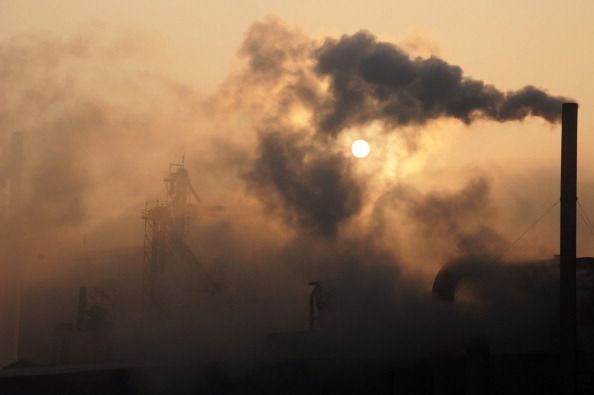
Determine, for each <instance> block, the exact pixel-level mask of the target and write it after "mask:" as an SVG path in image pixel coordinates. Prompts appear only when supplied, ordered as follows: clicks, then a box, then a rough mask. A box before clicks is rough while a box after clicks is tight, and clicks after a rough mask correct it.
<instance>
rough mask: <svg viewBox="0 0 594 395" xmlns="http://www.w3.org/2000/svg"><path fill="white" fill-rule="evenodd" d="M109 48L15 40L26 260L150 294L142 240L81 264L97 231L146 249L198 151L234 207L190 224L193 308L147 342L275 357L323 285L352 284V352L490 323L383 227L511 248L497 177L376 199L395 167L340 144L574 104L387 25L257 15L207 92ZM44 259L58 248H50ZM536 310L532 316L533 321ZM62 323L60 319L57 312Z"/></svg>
mask: <svg viewBox="0 0 594 395" xmlns="http://www.w3.org/2000/svg"><path fill="white" fill-rule="evenodd" d="M133 41H134V40H133ZM116 47H117V45H116ZM100 48H103V47H102V45H100V44H97V43H95V42H94V40H92V39H88V40H80V39H75V40H72V41H68V40H66V41H63V40H60V39H56V38H45V39H41V38H29V39H27V40H25V41H24V42H20V41H18V40H17V41H15V42H12V41H11V42H7V43H0V61H1V62H2V65H3V67H5V69H6V70H9V72H7V73H5V74H3V75H2V76H0V85H3V86H5V87H6V89H5V90H4V91H3V92H2V94H4V93H6V92H8V93H6V94H7V97H10V98H11V99H10V100H8V101H7V105H6V106H3V107H2V108H1V109H0V128H1V131H0V139H1V141H2V142H3V143H5V144H4V145H8V144H7V142H8V140H9V136H10V132H11V131H13V130H16V131H23V132H24V133H25V141H26V143H25V147H26V148H25V156H26V164H25V171H24V174H25V176H24V179H25V180H26V181H25V184H26V185H25V186H24V189H23V207H25V210H23V211H25V212H24V213H23V214H22V217H21V218H22V219H23V221H24V223H25V224H26V226H25V228H26V239H25V238H24V240H26V243H25V247H26V251H25V252H24V253H23V255H22V260H23V262H25V263H24V264H23V268H24V269H25V270H26V271H28V272H27V273H28V275H29V276H30V277H31V278H33V277H35V276H39V273H40V272H41V271H42V270H45V271H46V272H48V273H49V274H48V276H50V275H51V276H54V277H60V276H62V277H66V276H64V275H63V273H66V272H68V273H69V272H73V273H75V274H77V275H76V276H75V275H74V274H72V278H70V277H68V278H67V280H63V281H62V280H61V281H57V282H55V283H60V286H62V285H63V284H65V283H67V285H64V286H68V287H71V288H74V289H75V288H76V287H77V286H79V285H93V284H95V285H96V284H99V285H103V284H110V285H114V284H115V285H117V287H119V288H120V289H125V290H126V291H125V292H127V294H128V295H129V294H134V296H130V299H133V298H136V299H135V303H137V304H140V303H139V301H138V299H139V298H140V290H139V289H138V288H139V284H140V283H141V281H140V278H141V269H142V252H141V247H138V248H137V249H130V250H127V252H126V254H123V255H121V256H123V258H122V257H121V256H119V257H118V256H115V257H113V258H104V257H103V256H101V255H97V256H99V257H98V258H97V257H95V258H94V257H93V255H92V254H89V257H88V259H87V260H86V261H85V262H83V263H84V264H83V265H80V264H79V265H78V266H74V265H68V264H66V263H64V262H66V261H74V260H75V259H74V258H75V257H77V256H80V250H81V249H82V242H83V240H84V238H83V234H85V233H88V235H89V236H88V240H89V244H91V246H90V247H88V248H89V249H94V248H97V249H104V250H109V249H111V248H115V247H120V246H122V245H125V246H126V247H129V246H130V244H132V245H136V246H140V245H141V243H142V231H143V229H142V222H141V220H140V218H139V217H140V210H141V209H142V207H143V206H144V203H145V201H146V200H154V199H157V198H161V199H162V197H163V195H162V193H160V191H161V190H162V184H161V182H162V178H163V176H164V175H165V174H166V168H167V165H168V164H169V163H170V162H172V161H176V160H177V159H179V157H180V156H181V154H182V153H183V152H185V153H186V167H187V168H188V170H189V172H190V176H191V178H192V181H193V183H194V186H195V187H196V189H198V193H199V194H200V196H201V198H202V199H203V201H204V202H206V204H218V205H221V206H224V208H223V209H221V210H218V211H216V212H215V213H214V214H213V213H212V212H209V211H208V210H206V209H205V208H204V207H202V208H200V209H199V210H200V211H199V214H200V215H199V216H198V217H197V220H196V221H195V223H194V224H193V225H192V228H191V229H190V231H189V232H188V245H189V246H190V248H191V249H192V250H193V251H194V252H195V254H196V255H197V257H198V261H199V262H200V263H201V268H200V269H196V268H191V267H183V268H178V269H179V270H178V271H177V272H176V273H175V275H176V276H177V277H175V278H176V279H177V280H176V281H177V283H175V284H173V287H172V288H175V289H176V290H177V291H179V293H180V295H181V296H180V297H179V299H177V300H176V303H178V304H179V305H176V306H174V307H173V308H172V309H171V312H170V316H169V317H167V318H168V319H162V317H156V319H155V322H154V323H155V329H154V330H155V332H157V333H156V335H155V336H154V337H153V338H152V340H154V339H156V340H155V341H154V342H150V341H149V342H148V343H146V344H145V346H146V347H147V348H151V347H152V346H154V347H152V348H151V352H155V354H156V355H157V356H159V357H163V358H165V359H164V360H173V359H175V358H180V356H183V357H185V356H187V355H189V357H193V356H195V355H201V356H205V358H207V357H208V358H210V357H212V358H219V357H221V355H223V356H226V357H228V356H229V355H232V356H233V357H239V355H240V354H241V355H246V354H249V355H252V353H253V351H254V350H253V348H258V350H257V351H261V350H262V349H264V347H261V346H262V344H261V343H263V342H264V340H262V339H264V338H265V334H267V333H270V332H274V331H294V330H299V329H304V327H307V318H308V317H307V297H308V293H309V288H308V287H307V283H308V282H309V281H312V280H322V281H327V282H328V283H333V284H336V285H335V287H336V289H337V291H336V292H337V295H338V299H339V300H343V302H337V303H343V305H344V308H343V311H344V315H343V316H342V317H340V320H339V321H338V325H337V328H335V329H336V330H337V331H340V330H342V329H344V328H347V329H349V330H350V333H349V334H347V335H346V337H344V338H340V337H338V336H334V339H335V340H334V341H336V342H337V343H340V342H341V341H342V340H345V341H344V343H342V344H337V345H336V346H337V347H341V346H343V345H344V344H349V345H350V346H349V347H353V348H358V350H357V352H361V353H365V352H367V351H368V350H373V352H374V353H375V352H379V353H386V352H387V353H389V354H390V355H392V356H393V355H406V356H409V355H414V353H415V352H417V351H418V350H421V349H422V351H423V352H425V351H426V352H430V351H432V350H434V349H436V348H439V347H445V346H451V345H452V344H456V345H459V344H463V343H464V341H466V340H467V339H468V336H470V335H473V334H474V333H475V332H476V331H474V326H473V325H474V321H473V319H468V317H464V316H462V315H460V314H459V312H456V311H455V310H454V309H453V308H452V306H449V305H447V306H444V305H443V304H435V302H434V300H433V299H432V298H431V295H430V293H429V289H423V288H422V287H423V285H424V283H423V282H422V281H420V280H419V279H417V278H415V276H414V275H413V274H410V273H407V271H406V270H403V269H404V268H405V267H407V265H408V266H410V267H412V266H414V265H417V266H420V265H422V264H424V263H425V261H423V260H414V261H413V260H411V259H409V256H407V255H406V254H402V253H401V251H399V248H400V247H399V246H398V245H396V244H397V243H394V244H389V243H382V240H383V239H382V237H384V236H386V235H389V236H393V235H394V236H395V237H400V238H399V241H401V242H402V244H403V245H412V246H414V248H416V249H418V250H419V251H425V252H426V254H427V255H426V256H425V257H429V256H430V255H431V256H430V258H432V259H434V260H436V261H438V263H440V264H441V263H443V261H444V260H449V259H450V258H452V259H453V258H455V257H460V256H463V257H479V256H481V257H482V255H484V254H482V253H483V252H484V251H487V252H489V253H491V252H493V253H496V252H498V251H500V250H501V246H502V245H504V244H505V242H504V241H503V238H502V237H501V236H499V234H498V232H497V231H496V227H495V226H491V221H492V220H493V219H494V217H496V215H495V213H494V210H493V207H492V206H493V204H492V203H493V202H492V199H491V197H490V196H491V189H490V184H489V183H488V182H487V181H485V180H484V179H477V180H475V181H471V182H470V183H468V184H467V185H466V186H464V187H462V188H461V189H459V190H454V191H453V192H452V191H450V192H440V191H434V190H429V191H423V192H419V191H417V190H415V189H414V188H413V187H409V186H405V185H404V184H400V183H398V184H397V185H396V186H395V185H394V184H393V183H388V184H387V185H386V184H381V183H378V184H375V185H374V186H376V187H377V185H381V188H382V189H381V190H379V191H373V192H375V195H374V194H372V193H370V187H369V184H371V182H370V180H371V181H373V180H372V178H373V177H376V175H372V176H371V177H368V179H366V178H365V177H362V176H361V174H359V173H358V172H357V170H358V169H357V168H356V165H355V164H354V163H353V162H352V161H351V160H350V159H351V158H350V157H349V156H347V155H349V154H348V153H346V154H345V153H344V151H342V150H341V148H340V147H339V145H338V140H339V139H340V137H341V135H344V134H345V133H347V131H346V129H348V128H351V127H353V126H357V125H363V126H365V125H366V124H369V123H374V122H375V121H380V123H383V124H384V126H385V130H384V131H387V130H388V129H390V131H393V132H394V133H399V132H400V129H399V128H398V127H399V126H404V125H418V124H424V123H426V122H428V121H430V120H435V119H439V118H441V117H454V118H457V119H460V120H461V121H463V122H466V123H470V122H472V121H474V120H475V119H479V118H491V119H494V120H497V121H503V120H511V119H522V118H524V117H526V116H531V115H533V116H542V117H543V118H545V119H546V120H548V121H551V122H554V121H556V120H557V119H558V114H557V113H556V111H557V110H556V109H555V107H556V106H557V104H558V101H559V100H560V99H559V98H557V97H553V98H551V97H550V96H548V95H547V94H546V93H544V91H541V90H538V89H536V88H531V87H528V88H524V89H522V90H520V91H518V92H514V93H510V94H503V93H501V92H499V91H497V90H496V89H495V88H493V87H490V86H488V85H485V84H483V83H481V82H479V81H475V80H471V79H468V78H466V77H464V76H463V73H462V71H461V69H459V68H457V67H455V66H450V65H448V64H447V63H445V62H444V61H441V60H439V59H436V58H429V59H411V58H410V57H409V56H408V55H406V54H405V53H404V52H403V51H402V50H400V49H398V48H397V47H396V46H395V45H393V44H388V43H381V42H378V41H377V40H376V39H375V38H374V37H372V36H371V35H370V34H368V33H358V34H355V35H353V36H345V37H343V38H342V39H340V40H332V39H329V40H326V41H324V42H320V41H317V40H315V39H312V38H310V37H308V36H307V35H305V34H304V33H302V32H300V31H298V30H297V29H291V28H288V27H287V26H285V25H284V24H283V23H282V22H279V21H278V20H275V19H269V20H266V21H264V22H258V23H255V24H254V25H253V26H252V27H251V28H250V30H249V31H248V33H247V35H246V39H245V42H244V45H243V46H242V48H241V49H240V52H239V58H238V65H237V68H236V69H235V72H234V74H232V75H231V76H229V78H228V79H227V80H226V81H225V82H224V84H223V86H222V87H221V89H220V90H219V91H217V92H216V94H214V95H213V96H211V97H210V98H208V100H206V103H205V102H202V101H199V100H197V99H196V97H197V94H196V93H195V92H193V90H192V89H191V88H189V87H186V86H183V85H179V84H175V83H173V82H171V81H170V80H168V79H167V78H165V77H162V76H155V75H153V74H151V73H146V72H144V71H143V69H142V68H140V69H135V68H134V67H132V66H131V65H130V64H126V65H122V64H121V63H120V61H119V60H118V56H114V55H118V54H119V56H131V57H134V56H139V57H141V58H142V56H143V55H142V53H136V54H135V55H134V51H129V50H126V51H124V52H125V53H126V54H132V55H124V54H122V53H120V52H118V51H115V52H114V51H112V50H109V49H105V48H104V49H103V50H101V49H100ZM140 52H142V51H140ZM126 60H127V61H128V60H129V59H128V58H126ZM132 63H134V62H132ZM140 63H142V62H140ZM5 65H6V66H5ZM137 66H138V65H137ZM40 76H41V77H40ZM328 83H329V85H328ZM204 109H207V110H208V111H201V110H204ZM377 177H381V175H380V174H378V175H377ZM4 184H5V183H4ZM0 185H3V184H0ZM246 189H247V191H248V193H247V194H245V191H246ZM377 196H380V198H379V199H377V200H376V197H377ZM262 207H264V208H265V210H261V211H259V209H262ZM367 208H369V209H371V211H372V212H373V214H372V218H371V220H370V225H369V226H368V224H367V223H366V222H365V219H366V218H362V217H364V216H365V215H366V211H365V210H366V209H367ZM390 210H392V211H396V212H397V213H398V215H399V217H398V218H400V219H404V221H403V223H402V224H403V226H402V227H401V226H400V225H401V223H400V222H396V221H394V223H393V224H386V222H388V220H387V219H386V218H387V217H386V216H385V215H386V213H387V212H388V211H390ZM211 215H212V216H211ZM279 218H280V219H281V221H278V219H279ZM382 221H383V222H384V223H383V224H380V222H382ZM406 223H408V225H407V226H409V228H406V229H405V226H404V225H406ZM131 224H134V225H131ZM4 225H6V224H4ZM350 225H354V226H350ZM387 225H391V226H387ZM287 228H288V229H289V230H290V231H289V232H287ZM401 228H402V229H401ZM410 228H412V231H411V230H410ZM7 229H8V227H5V229H4V230H5V231H7ZM394 229H395V230H394ZM320 235H321V236H323V237H319V236H320ZM97 240H100V242H98V241H97ZM122 240H126V241H128V243H127V244H125V243H123V242H122ZM4 247H5V249H6V246H4ZM38 255H40V256H41V255H45V256H47V258H45V260H42V259H41V258H40V259H38V260H37V261H35V259H34V258H35V257H36V256H38ZM107 255H109V254H107ZM109 256H111V255H109ZM435 257H437V258H435ZM77 263H80V262H77ZM72 267H77V268H78V269H77V270H72ZM123 268H125V270H124V269H123ZM123 272H125V273H127V274H126V275H122V273H123ZM204 272H207V273H208V276H206V275H204ZM433 272H435V270H433ZM210 278H213V279H215V280H216V283H217V284H221V286H220V287H211V289H216V290H217V291H216V294H215V295H207V296H205V295H204V294H203V293H201V292H200V291H196V289H197V288H202V287H201V286H200V287H198V286H197V284H202V283H201V282H204V281H206V280H209V279H210ZM128 280H129V281H128ZM423 280H425V279H423ZM55 283H51V282H48V283H47V284H48V287H49V288H51V287H52V285H53V284H55ZM132 283H133V284H136V288H133V286H131V285H130V284H132ZM31 284H33V282H31ZM425 285H426V284H425ZM331 287H332V285H331ZM205 288H206V287H205ZM36 289H42V288H41V287H38V288H36ZM187 290H189V293H187V294H186V293H185V292H186V291H187ZM425 291H427V292H425ZM40 292H41V291H40ZM122 293H123V292H120V295H122ZM172 293H173V292H172ZM188 295H189V296H188ZM73 297H75V296H74V295H73ZM123 299H124V297H122V298H121V299H120V300H118V309H120V310H119V314H120V317H121V321H122V322H124V323H125V324H128V323H129V322H128V321H127V320H130V321H133V319H134V313H136V314H137V315H139V311H140V309H139V308H138V306H136V307H137V308H136V310H135V309H134V308H131V307H130V306H131V305H133V304H134V303H128V304H127V302H126V301H125V300H123ZM46 303H51V302H49V301H48V302H46V301H44V303H43V305H45V304H46ZM64 305H65V304H64ZM40 309H41V308H40ZM62 310H64V308H61V309H60V311H61V312H62V313H64V312H63V311H62ZM44 311H50V310H49V309H45V310H44ZM130 311H131V312H132V313H130ZM129 313H130V314H129ZM32 315H33V316H35V317H39V316H38V315H35V314H32ZM62 315H65V316H67V314H62ZM46 316H50V314H46ZM122 316H125V317H122ZM518 317H519V319H518V321H517V322H515V323H514V325H517V326H518V327H521V326H522V325H523V324H524V322H523V321H522V320H521V315H518ZM49 318H52V317H49ZM49 318H48V322H45V323H44V324H45V325H46V326H47V327H48V328H49V329H48V331H46V332H47V333H49V331H51V326H50V325H53V324H55V322H49ZM436 322H439V325H436V324H435V323H436ZM137 324H138V327H134V325H132V324H130V327H125V325H122V326H123V327H122V326H121V327H120V328H119V331H120V332H122V333H123V335H122V337H123V338H124V339H125V340H126V341H129V342H130V343H132V341H131V340H130V339H132V338H134V339H137V338H143V339H144V337H143V335H146V336H145V337H147V338H151V336H148V335H147V334H146V333H143V329H142V330H141V329H139V328H142V327H141V324H142V323H141V322H140V321H139V322H138V323H137ZM488 324H489V325H491V324H493V323H492V322H488ZM167 326H168V327H167ZM38 327H39V328H42V327H44V326H43V325H39V326H38ZM47 333H46V335H47ZM334 334H336V332H335V333H333V335H334ZM255 339H258V340H257V341H259V342H261V343H258V344H256V343H255V342H256V340H255ZM362 339H364V340H362ZM386 344H388V345H389V347H384V345H386ZM128 345H130V344H128ZM133 346H134V345H132V346H130V348H133ZM434 346H435V347H434ZM438 346H439V347H438ZM167 358H170V359H167Z"/></svg>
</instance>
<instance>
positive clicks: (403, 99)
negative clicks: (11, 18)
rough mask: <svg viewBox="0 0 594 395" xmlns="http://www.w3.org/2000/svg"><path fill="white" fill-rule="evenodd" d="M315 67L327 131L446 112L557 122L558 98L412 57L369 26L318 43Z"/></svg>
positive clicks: (418, 121) (409, 121)
mask: <svg viewBox="0 0 594 395" xmlns="http://www.w3.org/2000/svg"><path fill="white" fill-rule="evenodd" d="M316 67H317V71H318V73H319V74H320V75H321V76H324V77H328V78H329V79H330V84H331V85H330V90H331V99H330V101H329V102H328V103H326V104H325V108H323V110H322V111H320V112H319V113H318V126H319V130H320V131H321V132H324V133H329V134H332V135H336V134H338V133H339V132H340V131H341V130H342V129H344V128H348V127H350V126H356V125H362V124H365V123H367V122H371V121H374V120H381V121H384V122H385V123H386V124H388V125H390V126H392V127H398V126H403V125H422V124H425V123H426V122H428V121H430V120H433V119H437V118H441V117H451V118H456V119H459V120H460V121H462V122H464V123H466V124H470V123H472V122H473V121H474V120H476V119H479V118H488V119H493V120H497V121H500V122H504V121H510V120H521V119H524V118H525V117H527V116H529V115H532V116H540V117H542V118H544V119H546V120H547V121H548V122H558V121H559V117H560V115H561V103H562V102H563V101H566V100H567V99H565V98H563V97H559V96H550V95H548V94H547V93H546V92H545V91H542V90H540V89H538V88H535V87H533V86H526V87H524V88H522V89H520V90H519V91H512V92H507V93H504V92H501V91H499V90H498V89H497V88H495V87H494V86H493V85H488V84H485V83H484V82H482V81H479V80H475V79H472V78H469V77H466V76H464V73H463V71H462V69H461V68H460V67H459V66H454V65H450V64H448V63H446V62H445V61H443V60H442V59H439V58H437V57H434V56H432V57H430V58H428V59H422V58H415V59H411V57H410V56H409V55H408V54H407V53H405V52H404V51H403V50H401V49H400V48H399V47H397V46H396V45H394V44H391V43H387V42H381V41H378V40H377V39H376V38H375V37H374V36H373V35H371V34H370V33H367V32H359V33H356V34H354V35H352V36H342V37H341V38H340V40H334V39H328V40H326V42H325V43H324V44H323V45H322V46H321V48H319V50H318V51H317V66H316Z"/></svg>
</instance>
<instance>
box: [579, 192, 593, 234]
mask: <svg viewBox="0 0 594 395" xmlns="http://www.w3.org/2000/svg"><path fill="white" fill-rule="evenodd" d="M577 204H578V208H579V210H578V211H579V213H580V216H581V217H582V220H583V221H584V223H585V224H586V227H587V228H588V230H589V231H590V233H592V234H594V224H593V223H592V221H591V220H590V218H589V217H588V213H587V212H586V210H585V209H584V206H582V204H581V203H580V201H579V200H578V201H577Z"/></svg>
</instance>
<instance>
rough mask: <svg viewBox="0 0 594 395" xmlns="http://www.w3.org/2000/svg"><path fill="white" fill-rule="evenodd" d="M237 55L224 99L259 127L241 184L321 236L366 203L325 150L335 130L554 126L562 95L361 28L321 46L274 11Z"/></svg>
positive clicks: (342, 165)
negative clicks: (539, 122)
mask: <svg viewBox="0 0 594 395" xmlns="http://www.w3.org/2000/svg"><path fill="white" fill-rule="evenodd" d="M240 55H241V59H242V61H244V63H243V65H244V67H243V68H242V69H241V71H240V73H239V75H236V76H234V77H235V78H230V79H229V81H228V82H229V84H228V85H226V89H227V90H228V91H227V92H226V93H227V96H226V97H224V100H223V102H224V101H228V102H231V103H233V105H235V106H237V105H239V106H240V107H244V108H246V109H247V110H248V111H249V112H250V116H252V117H255V119H254V126H255V129H256V130H259V131H260V134H259V139H260V141H259V144H258V147H259V148H258V151H257V156H256V157H255V158H254V160H253V162H252V167H251V170H249V171H248V172H249V174H250V175H249V176H248V177H244V179H245V180H246V181H247V183H248V188H249V189H250V190H251V191H252V192H254V193H255V194H256V196H257V197H258V198H259V199H260V200H261V201H263V202H265V203H266V204H267V205H269V206H274V207H275V208H276V209H277V210H276V213H281V214H282V216H283V217H284V218H285V219H288V220H289V221H288V223H289V224H290V225H295V224H298V225H300V227H301V228H304V229H305V230H307V231H311V230H315V231H319V232H320V233H322V234H324V235H326V236H334V235H336V233H337V230H338V229H339V228H340V227H341V224H343V223H345V222H347V220H348V219H349V218H351V217H353V216H355V215H357V214H358V213H360V212H361V208H362V207H363V206H364V205H365V204H364V203H365V202H364V201H363V200H362V196H361V190H362V188H363V186H362V185H360V184H359V183H360V182H361V180H360V178H359V177H352V176H351V171H350V169H349V168H348V161H347V160H346V158H343V159H341V158H340V157H339V156H337V155H336V153H335V152H336V151H335V149H334V148H333V147H334V146H336V143H337V140H336V139H335V137H336V136H338V135H339V134H340V133H341V132H342V131H344V130H346V129H349V128H353V127H360V126H365V125H369V124H370V123H373V122H376V121H379V122H380V123H381V125H382V126H383V127H384V128H385V129H386V130H388V129H390V130H394V132H395V133H400V134H401V136H402V137H403V138H404V139H405V140H406V142H407V143H408V144H409V147H416V145H417V144H416V137H417V136H416V135H415V136H411V135H409V134H407V133H408V132H406V131H405V129H404V127H405V126H410V125H423V124H426V123H427V122H429V121H431V120H436V119H440V118H446V117H449V118H455V119H458V120H460V121H462V122H464V123H466V124H470V123H472V122H474V121H476V120H479V119H490V120H495V121H498V122H504V121H510V120H522V119H524V118H526V117H529V116H539V117H542V118H543V119H545V120H546V121H548V122H551V123H554V122H558V121H559V116H560V109H561V103H562V102H563V101H564V100H565V99H564V98H563V97H560V96H550V95H549V94H548V93H546V92H545V91H543V90H540V89H538V88H535V87H533V86H526V87H524V88H521V89H519V90H517V91H511V92H507V93H506V92H502V91H500V90H498V89H497V88H495V87H494V86H493V85H489V84H486V83H484V82H482V81H480V80H476V79H472V78H470V77H467V76H465V75H464V73H463V70H462V69H461V68H460V67H459V66H455V65H451V64H448V63H447V62H445V61H444V60H442V59H439V58H437V57H434V56H433V57H429V58H420V57H416V58H413V57H411V55H409V54H408V53H406V52H405V51H404V50H403V49H401V48H399V47H398V46H397V45H395V44H392V43H388V42H382V41H379V40H378V39H377V38H376V37H374V36H373V35H372V34H370V33H368V32H363V31H362V32H358V33H356V34H354V35H351V36H346V35H345V36H342V37H341V38H339V39H332V38H327V39H325V41H323V42H322V43H320V42H319V41H316V40H313V39H311V38H310V37H308V36H307V35H305V34H304V33H302V32H300V31H299V30H298V29H293V28H290V27H287V26H286V25H285V24H284V23H283V22H281V21H279V20H277V19H274V18H269V19H267V20H265V21H263V22H257V23H255V24H254V25H253V26H252V27H251V28H250V29H249V31H248V33H247V34H246V39H245V41H244V44H243V46H242V48H241V50H240ZM252 114H257V115H252ZM295 114H299V116H298V117H296V116H295ZM296 122H297V123H296ZM270 125H273V127H270ZM276 125H286V127H282V128H278V127H276ZM312 147H315V148H316V149H312ZM449 208H451V207H445V210H448V209H449Z"/></svg>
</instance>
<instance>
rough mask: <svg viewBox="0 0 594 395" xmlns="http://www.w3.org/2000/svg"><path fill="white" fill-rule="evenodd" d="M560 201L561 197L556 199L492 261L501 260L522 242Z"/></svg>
mask: <svg viewBox="0 0 594 395" xmlns="http://www.w3.org/2000/svg"><path fill="white" fill-rule="evenodd" d="M560 202H561V199H557V200H555V202H554V203H553V204H552V205H551V206H550V207H549V208H547V209H546V210H545V211H544V212H543V213H542V214H541V215H540V216H539V217H538V218H537V219H536V220H535V221H534V222H532V223H531V224H530V226H528V227H527V228H526V229H525V230H524V232H522V233H521V234H520V235H519V236H518V237H517V238H516V239H515V240H514V241H513V242H512V243H511V244H510V245H509V246H508V247H507V248H506V249H505V250H504V251H503V252H502V253H501V254H499V255H498V256H497V257H495V258H494V259H493V260H492V261H491V263H496V262H498V261H500V260H501V259H502V258H503V257H504V256H505V255H507V254H508V253H509V252H510V251H511V250H512V249H513V248H514V247H515V246H516V244H518V242H520V240H522V238H524V236H526V235H527V234H528V232H530V231H531V230H532V229H534V227H535V226H536V225H538V224H539V223H540V221H542V220H543V219H544V218H545V217H546V216H547V215H548V214H549V213H550V212H551V210H553V209H554V208H555V207H556V206H557V205H558V204H559V203H560Z"/></svg>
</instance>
